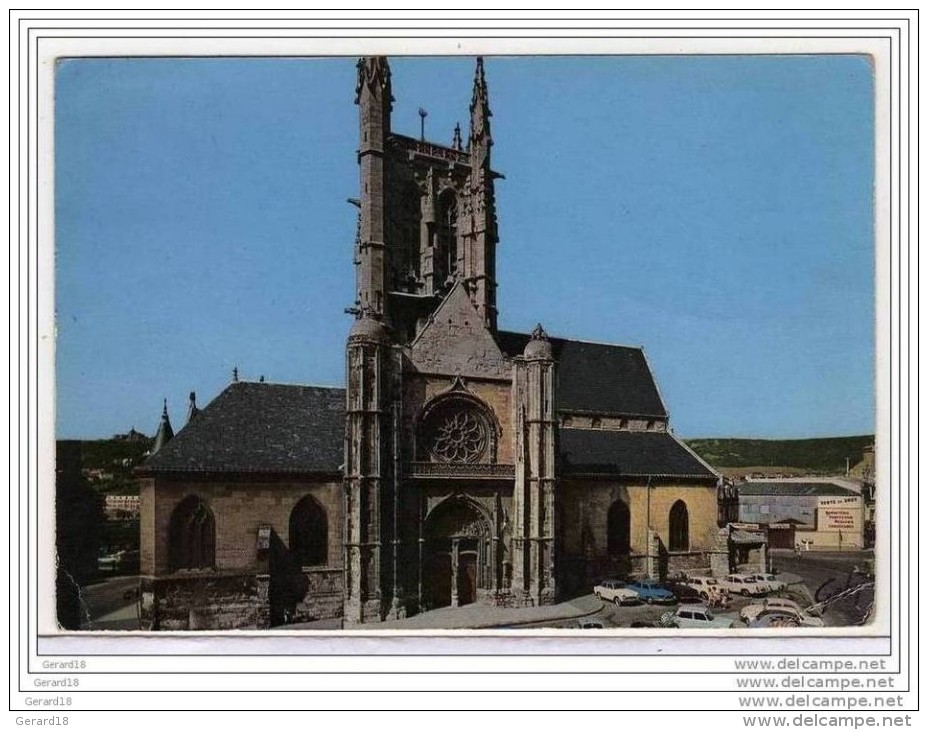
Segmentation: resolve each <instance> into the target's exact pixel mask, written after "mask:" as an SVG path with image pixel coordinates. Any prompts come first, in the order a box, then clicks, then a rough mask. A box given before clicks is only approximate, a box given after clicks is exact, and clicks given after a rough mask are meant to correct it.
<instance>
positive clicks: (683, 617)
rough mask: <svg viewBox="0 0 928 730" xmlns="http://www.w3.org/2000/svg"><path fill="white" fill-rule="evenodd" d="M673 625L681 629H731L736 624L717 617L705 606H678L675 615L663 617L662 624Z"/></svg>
mask: <svg viewBox="0 0 928 730" xmlns="http://www.w3.org/2000/svg"><path fill="white" fill-rule="evenodd" d="M665 621H666V622H668V623H673V624H674V625H675V626H678V627H679V628H681V629H730V628H731V627H732V626H734V624H735V622H734V621H733V620H732V619H730V618H726V617H724V616H716V615H714V614H713V613H712V611H711V610H709V609H708V608H706V607H705V606H689V605H687V606H677V610H676V611H675V612H674V613H666V614H664V615H663V616H661V623H664V622H665Z"/></svg>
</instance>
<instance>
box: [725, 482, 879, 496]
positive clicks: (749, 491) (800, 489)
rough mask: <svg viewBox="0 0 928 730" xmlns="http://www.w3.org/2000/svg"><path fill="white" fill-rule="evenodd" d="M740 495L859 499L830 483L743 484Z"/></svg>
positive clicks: (853, 492)
mask: <svg viewBox="0 0 928 730" xmlns="http://www.w3.org/2000/svg"><path fill="white" fill-rule="evenodd" d="M738 495H739V496H743V497H771V496H772V497H859V496H860V495H859V494H857V492H855V491H853V490H851V489H847V488H845V487H839V486H838V485H837V484H830V483H828V482H775V481H766V480H765V481H758V482H742V483H741V484H739V485H738Z"/></svg>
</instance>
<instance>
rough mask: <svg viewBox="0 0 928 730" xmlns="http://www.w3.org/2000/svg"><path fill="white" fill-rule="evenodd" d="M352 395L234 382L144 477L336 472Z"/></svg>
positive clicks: (153, 459) (151, 462)
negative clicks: (348, 399)
mask: <svg viewBox="0 0 928 730" xmlns="http://www.w3.org/2000/svg"><path fill="white" fill-rule="evenodd" d="M344 428H345V391H344V389H342V388H319V387H313V386H305V385H279V384H273V383H246V382H240V383H232V384H231V385H229V386H228V387H227V388H226V389H225V390H224V391H222V393H220V394H219V395H218V396H217V397H216V398H215V399H214V400H213V401H212V402H211V403H210V404H209V405H208V406H206V407H205V408H204V409H202V410H201V411H200V412H199V413H198V414H197V417H196V418H195V419H193V420H192V421H191V422H190V423H189V424H187V425H186V426H185V427H184V428H183V429H181V430H180V431H179V432H178V433H177V435H176V436H175V437H174V438H173V439H171V440H170V441H169V442H168V443H167V444H165V445H164V447H163V448H162V449H161V450H160V451H159V452H158V453H156V454H153V455H152V456H150V457H149V458H148V459H147V460H146V461H145V462H144V463H143V464H142V465H141V467H140V468H139V472H140V473H142V474H145V473H155V474H157V473H164V472H172V473H178V472H200V473H235V472H249V473H256V472H258V473H270V474H272V473H287V474H293V473H300V474H308V473H337V472H338V471H339V468H340V466H341V464H342V462H343V461H344V453H343V443H344V434H345V432H344Z"/></svg>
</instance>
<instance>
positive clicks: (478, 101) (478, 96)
mask: <svg viewBox="0 0 928 730" xmlns="http://www.w3.org/2000/svg"><path fill="white" fill-rule="evenodd" d="M491 116H493V112H491V111H490V95H489V93H488V91H487V79H486V76H484V74H483V58H482V57H480V56H478V57H477V70H476V71H475V72H474V91H473V95H472V96H471V100H470V143H471V147H473V146H474V144H475V143H476V144H478V145H479V144H483V145H486V147H489V146H490V145H492V144H493V139H492V137H491V136H490V117H491Z"/></svg>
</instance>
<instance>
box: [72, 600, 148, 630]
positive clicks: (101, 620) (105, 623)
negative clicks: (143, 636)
mask: <svg viewBox="0 0 928 730" xmlns="http://www.w3.org/2000/svg"><path fill="white" fill-rule="evenodd" d="M81 630H82V631H138V630H139V613H138V607H137V606H136V604H135V603H130V604H129V605H128V606H123V607H122V608H119V609H117V610H115V611H111V612H110V613H107V614H104V615H103V616H100V617H98V618H94V619H93V620H91V621H89V622H85V623H83V624H81Z"/></svg>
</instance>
